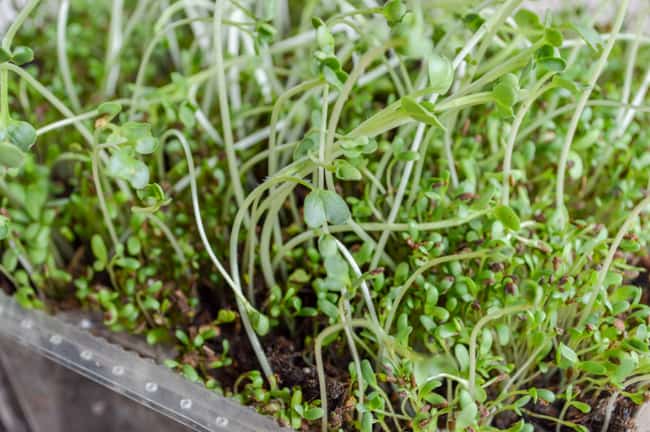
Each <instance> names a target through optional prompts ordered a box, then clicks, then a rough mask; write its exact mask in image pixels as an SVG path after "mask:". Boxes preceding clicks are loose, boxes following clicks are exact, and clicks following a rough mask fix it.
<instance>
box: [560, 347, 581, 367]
mask: <svg viewBox="0 0 650 432" xmlns="http://www.w3.org/2000/svg"><path fill="white" fill-rule="evenodd" d="M558 353H559V355H560V357H561V358H562V359H564V360H566V361H567V362H569V364H571V365H574V364H576V363H578V354H576V352H575V351H573V350H572V349H571V348H569V347H568V346H566V345H565V344H563V343H560V346H559V347H558Z"/></svg>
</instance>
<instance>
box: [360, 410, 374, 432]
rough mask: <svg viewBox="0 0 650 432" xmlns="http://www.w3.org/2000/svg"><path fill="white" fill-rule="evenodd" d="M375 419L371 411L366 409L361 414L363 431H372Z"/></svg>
mask: <svg viewBox="0 0 650 432" xmlns="http://www.w3.org/2000/svg"><path fill="white" fill-rule="evenodd" d="M374 423H375V419H374V418H373V416H372V413H371V412H370V411H366V412H364V413H363V415H362V416H361V432H372V425H373V424H374Z"/></svg>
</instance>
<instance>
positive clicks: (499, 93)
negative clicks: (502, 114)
mask: <svg viewBox="0 0 650 432" xmlns="http://www.w3.org/2000/svg"><path fill="white" fill-rule="evenodd" d="M492 97H493V98H494V102H495V103H496V104H497V106H499V107H500V108H501V109H503V110H504V111H506V112H508V113H512V106H513V105H514V104H515V103H517V100H518V99H519V79H518V78H517V76H516V75H514V74H511V73H509V74H507V75H505V76H504V77H503V78H501V80H499V82H498V83H497V84H496V85H495V86H494V87H493V88H492Z"/></svg>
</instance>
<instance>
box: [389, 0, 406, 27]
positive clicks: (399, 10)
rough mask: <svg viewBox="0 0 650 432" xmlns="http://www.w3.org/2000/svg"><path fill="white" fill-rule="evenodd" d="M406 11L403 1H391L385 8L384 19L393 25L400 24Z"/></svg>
mask: <svg viewBox="0 0 650 432" xmlns="http://www.w3.org/2000/svg"><path fill="white" fill-rule="evenodd" d="M406 11H407V9H406V6H404V2H403V1H402V0H389V1H388V2H386V4H385V5H384V8H383V14H384V17H386V21H388V23H389V24H391V25H392V24H396V23H398V22H400V21H401V20H402V17H404V14H406Z"/></svg>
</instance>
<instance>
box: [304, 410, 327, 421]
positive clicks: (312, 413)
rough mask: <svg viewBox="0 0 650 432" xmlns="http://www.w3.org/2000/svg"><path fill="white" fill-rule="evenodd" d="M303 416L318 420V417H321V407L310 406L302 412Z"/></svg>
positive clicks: (306, 418) (309, 419)
mask: <svg viewBox="0 0 650 432" xmlns="http://www.w3.org/2000/svg"><path fill="white" fill-rule="evenodd" d="M303 417H304V419H305V420H307V421H314V420H318V419H319V418H321V417H323V408H321V407H311V408H309V409H307V410H305V413H304V414H303Z"/></svg>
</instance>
